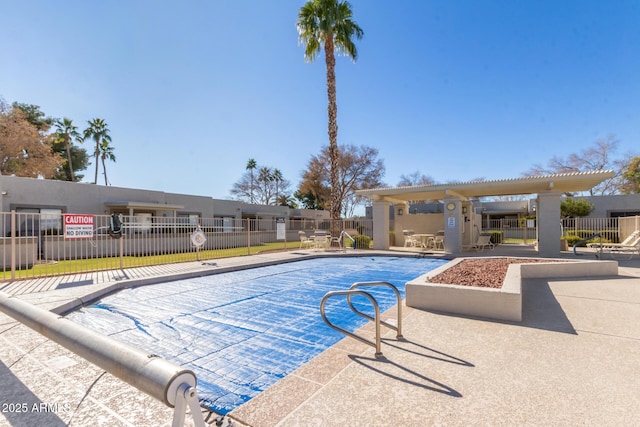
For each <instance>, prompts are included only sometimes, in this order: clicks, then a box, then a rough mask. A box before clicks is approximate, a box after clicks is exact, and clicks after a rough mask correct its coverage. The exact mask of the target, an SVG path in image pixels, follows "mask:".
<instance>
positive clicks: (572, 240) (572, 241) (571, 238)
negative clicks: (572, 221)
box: [563, 232, 611, 247]
mask: <svg viewBox="0 0 640 427" xmlns="http://www.w3.org/2000/svg"><path fill="white" fill-rule="evenodd" d="M592 235H593V232H589V233H588V235H587V236H585V237H583V236H581V235H580V234H577V235H576V234H572V233H569V234H567V235H566V236H564V237H563V239H564V240H566V241H567V246H569V247H574V246H575V245H576V244H577V243H578V242H580V241H581V240H584V239H585V238H586V237H590V236H592ZM588 243H600V238H599V237H596V238H593V239H591V240H586V241H584V242H581V243H580V244H579V245H578V247H585V246H587V244H588ZM602 243H611V240H609V239H607V238H605V237H604V235H603V237H602Z"/></svg>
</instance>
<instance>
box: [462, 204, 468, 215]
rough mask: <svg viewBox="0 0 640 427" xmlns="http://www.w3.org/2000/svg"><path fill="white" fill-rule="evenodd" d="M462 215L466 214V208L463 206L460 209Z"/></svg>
mask: <svg viewBox="0 0 640 427" xmlns="http://www.w3.org/2000/svg"><path fill="white" fill-rule="evenodd" d="M462 213H463V214H466V213H467V207H466V206H463V207H462Z"/></svg>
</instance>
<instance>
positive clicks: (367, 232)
mask: <svg viewBox="0 0 640 427" xmlns="http://www.w3.org/2000/svg"><path fill="white" fill-rule="evenodd" d="M119 222H121V223H120V224H119ZM372 228H373V224H372V221H371V220H366V219H361V220H340V221H338V222H336V223H334V224H332V223H331V221H327V220H323V221H314V220H305V219H288V218H287V219H284V220H278V219H276V218H270V219H235V218H198V219H194V218H188V217H184V218H182V217H174V218H167V217H151V216H150V217H148V218H141V217H139V216H132V217H129V216H115V217H114V216H110V215H76V214H57V215H54V214H44V213H25V212H5V213H0V233H1V234H0V236H2V237H0V267H1V269H0V280H15V279H22V278H35V277H42V276H55V275H63V274H75V273H84V272H94V271H101V270H112V269H123V268H130V267H142V266H151V265H158V264H170V263H177V262H186V261H196V260H206V259H215V258H223V257H232V256H244V255H252V254H256V253H259V252H264V251H270V250H293V249H298V248H299V247H300V237H299V232H300V231H303V232H305V233H306V234H307V235H311V234H313V233H314V232H315V231H316V230H326V231H328V232H331V231H332V230H333V232H336V230H337V232H338V233H339V232H340V231H342V230H350V231H351V233H353V232H354V231H355V232H356V234H358V235H362V236H368V237H371V236H372ZM196 231H198V233H196ZM363 239H365V238H363ZM359 240H360V239H359ZM366 241H367V242H368V240H366ZM359 247H363V248H364V247H368V244H366V245H359Z"/></svg>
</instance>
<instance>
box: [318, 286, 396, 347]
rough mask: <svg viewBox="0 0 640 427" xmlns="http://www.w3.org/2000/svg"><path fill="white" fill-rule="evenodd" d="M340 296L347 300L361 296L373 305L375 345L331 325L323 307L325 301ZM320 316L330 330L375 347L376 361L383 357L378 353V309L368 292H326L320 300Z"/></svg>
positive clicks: (351, 290) (354, 290)
mask: <svg viewBox="0 0 640 427" xmlns="http://www.w3.org/2000/svg"><path fill="white" fill-rule="evenodd" d="M340 295H344V296H347V298H349V297H350V296H351V295H361V296H363V297H365V298H367V299H368V300H369V301H370V302H371V305H373V309H374V311H375V317H374V322H375V328H376V341H375V343H374V342H372V341H369V340H368V339H366V338H363V337H361V336H360V335H357V334H355V333H353V332H350V331H347V330H346V329H344V328H341V327H340V326H337V325H335V324H333V323H332V322H331V321H330V320H329V319H328V318H327V315H326V314H325V310H324V306H325V304H326V302H327V300H328V299H329V298H331V297H334V296H340ZM320 315H321V316H322V320H324V321H325V323H326V324H327V325H328V326H329V327H330V328H332V329H335V330H336V331H338V332H342V333H343V334H345V335H348V336H350V337H351V338H354V339H356V340H358V341H360V342H362V343H364V344H367V345H370V346H372V347H375V349H376V353H375V357H376V358H377V359H379V358H381V357H383V356H382V352H381V351H380V307H379V306H378V302H377V301H376V299H375V298H374V297H373V296H372V295H371V294H370V293H368V292H365V291H361V290H358V289H349V290H344V291H331V292H327V293H326V294H325V295H324V297H322V300H321V301H320Z"/></svg>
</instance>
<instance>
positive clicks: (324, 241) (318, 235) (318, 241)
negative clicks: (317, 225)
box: [313, 230, 331, 249]
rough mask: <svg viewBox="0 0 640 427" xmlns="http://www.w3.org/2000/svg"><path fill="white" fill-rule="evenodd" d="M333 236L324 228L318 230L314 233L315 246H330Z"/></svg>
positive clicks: (321, 247)
mask: <svg viewBox="0 0 640 427" xmlns="http://www.w3.org/2000/svg"><path fill="white" fill-rule="evenodd" d="M330 238H331V236H330V235H329V233H327V232H326V231H324V230H316V231H315V233H314V235H313V243H314V245H313V246H314V248H316V249H326V248H327V246H329V243H330V242H331V240H330Z"/></svg>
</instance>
